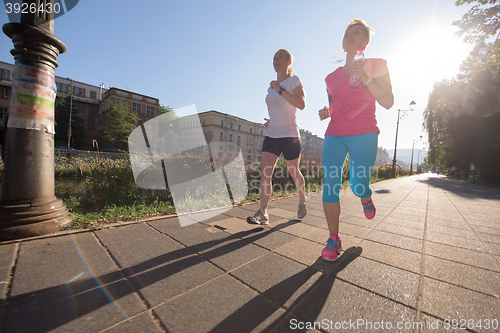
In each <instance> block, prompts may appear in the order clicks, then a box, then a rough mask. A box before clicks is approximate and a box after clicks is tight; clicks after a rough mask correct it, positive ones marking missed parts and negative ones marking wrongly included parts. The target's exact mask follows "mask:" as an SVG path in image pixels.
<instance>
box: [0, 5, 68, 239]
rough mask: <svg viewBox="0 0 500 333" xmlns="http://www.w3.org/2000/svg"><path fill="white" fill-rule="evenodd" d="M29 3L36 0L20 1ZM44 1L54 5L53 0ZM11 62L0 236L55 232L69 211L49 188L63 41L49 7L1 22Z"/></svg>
mask: <svg viewBox="0 0 500 333" xmlns="http://www.w3.org/2000/svg"><path fill="white" fill-rule="evenodd" d="M24 3H27V4H28V6H29V5H31V4H34V3H36V1H35V0H23V4H24ZM43 4H44V5H45V6H49V5H50V6H52V7H51V8H54V0H46V1H45V2H44V3H43ZM2 29H3V31H4V33H5V34H6V35H7V36H8V37H9V38H11V39H12V42H13V44H14V49H12V50H11V54H12V55H13V56H14V59H15V64H14V71H13V77H12V82H13V83H12V94H11V96H12V97H11V101H10V106H9V118H8V124H7V132H6V140H5V142H6V147H5V161H4V172H3V176H2V191H1V196H0V241H4V240H11V239H17V238H26V237H32V236H40V235H44V234H50V233H53V232H57V231H59V230H60V229H61V226H62V225H64V224H67V223H68V222H69V221H71V218H72V215H71V214H70V213H69V212H68V210H67V209H66V206H65V205H64V203H63V202H62V200H61V199H58V198H56V196H55V188H54V133H55V130H54V100H55V96H56V88H55V80H54V78H55V77H54V70H55V68H56V67H57V66H58V64H57V62H56V59H57V56H58V55H59V54H60V53H63V52H65V51H66V45H64V43H63V42H62V41H61V40H60V39H58V38H57V37H55V36H54V34H53V32H54V11H51V12H50V13H49V12H48V11H39V12H38V11H35V12H34V13H31V12H30V11H28V13H26V14H25V13H23V14H21V22H20V23H7V24H5V25H4V26H3V27H2Z"/></svg>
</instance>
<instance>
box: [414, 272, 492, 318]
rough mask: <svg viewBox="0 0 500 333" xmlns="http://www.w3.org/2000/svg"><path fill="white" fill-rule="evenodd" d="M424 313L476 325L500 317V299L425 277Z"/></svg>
mask: <svg viewBox="0 0 500 333" xmlns="http://www.w3.org/2000/svg"><path fill="white" fill-rule="evenodd" d="M422 311H423V312H425V313H427V314H430V315H432V316H435V317H437V318H440V319H442V320H454V319H457V320H459V321H460V320H461V319H465V320H467V321H468V320H470V319H473V320H474V321H475V322H476V323H477V322H478V321H479V320H481V321H482V322H483V323H484V321H485V320H486V319H490V320H493V319H497V320H498V318H499V317H500V299H499V298H497V297H493V296H489V295H485V294H482V293H478V292H476V291H472V290H469V289H465V288H462V287H458V286H455V285H452V284H449V283H445V282H441V281H438V280H435V279H432V278H428V277H425V278H424V284H423V296H422Z"/></svg>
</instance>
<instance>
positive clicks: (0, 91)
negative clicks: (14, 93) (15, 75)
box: [0, 87, 9, 99]
mask: <svg viewBox="0 0 500 333" xmlns="http://www.w3.org/2000/svg"><path fill="white" fill-rule="evenodd" d="M8 98H9V91H8V90H7V88H5V87H0V99H8Z"/></svg>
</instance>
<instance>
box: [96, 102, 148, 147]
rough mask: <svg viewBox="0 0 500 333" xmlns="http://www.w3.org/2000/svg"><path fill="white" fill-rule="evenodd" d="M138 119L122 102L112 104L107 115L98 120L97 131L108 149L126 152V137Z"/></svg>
mask: <svg viewBox="0 0 500 333" xmlns="http://www.w3.org/2000/svg"><path fill="white" fill-rule="evenodd" d="M139 121H140V118H139V116H138V115H137V114H135V113H133V112H132V111H131V110H130V108H129V107H128V106H127V105H126V104H125V103H124V102H118V103H114V104H112V107H111V111H109V114H107V115H104V116H103V117H102V118H100V122H99V126H98V128H99V131H100V132H101V134H102V138H103V139H104V141H105V142H106V144H107V146H108V147H109V148H118V149H121V150H127V148H128V136H129V134H130V132H132V131H133V130H134V129H135V127H136V126H137V125H136V124H137V123H139Z"/></svg>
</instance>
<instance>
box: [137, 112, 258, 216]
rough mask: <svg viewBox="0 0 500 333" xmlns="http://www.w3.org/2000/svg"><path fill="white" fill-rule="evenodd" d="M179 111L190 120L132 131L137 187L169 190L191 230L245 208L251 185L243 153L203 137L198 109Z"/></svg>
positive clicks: (167, 120) (165, 118)
mask: <svg viewBox="0 0 500 333" xmlns="http://www.w3.org/2000/svg"><path fill="white" fill-rule="evenodd" d="M178 111H179V112H180V113H182V114H189V116H185V117H181V118H175V119H174V117H172V115H171V114H170V113H166V114H163V115H160V116H158V117H155V118H153V119H150V120H148V121H147V122H145V123H142V124H141V125H140V126H138V127H137V128H136V129H134V130H133V131H132V133H131V134H130V136H129V139H128V144H129V154H130V161H131V165H132V171H133V174H134V179H135V182H136V184H137V185H138V186H139V187H142V188H146V189H160V190H166V189H169V190H170V193H171V195H172V199H173V202H174V206H175V209H176V212H177V215H178V217H179V222H180V224H181V226H187V225H190V224H193V223H196V222H201V221H203V220H206V219H209V218H211V217H214V216H216V215H218V214H221V213H223V212H225V211H227V210H229V209H231V208H232V207H233V206H235V205H237V204H238V203H240V202H241V201H242V200H243V199H244V198H245V197H246V196H247V194H248V184H247V178H246V172H245V164H244V161H243V155H242V152H241V150H240V148H239V147H238V146H237V145H235V144H233V143H232V142H225V141H224V140H221V141H215V142H212V138H213V137H214V135H213V133H211V132H209V130H208V129H205V132H204V131H203V128H202V126H201V123H200V119H199V117H198V114H197V112H196V107H195V106H194V105H192V106H188V107H185V108H182V109H180V110H178ZM219 138H220V137H219ZM207 141H208V142H207Z"/></svg>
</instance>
